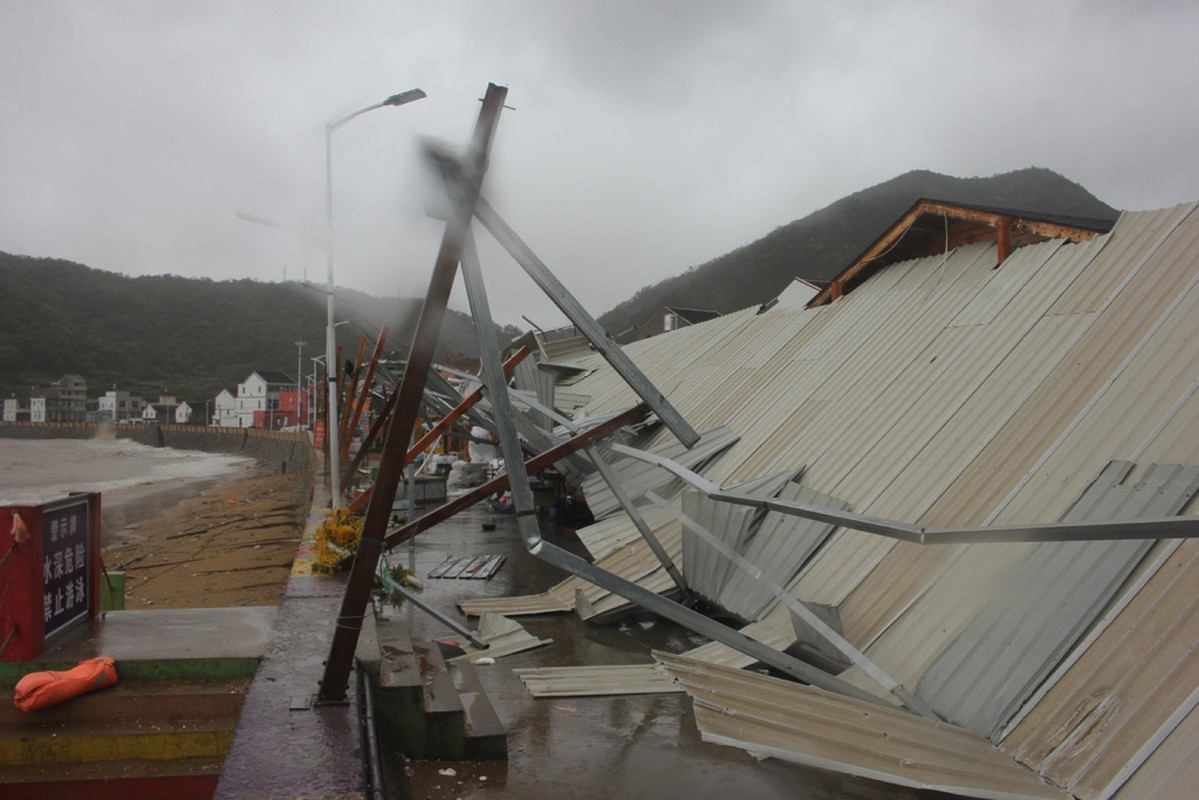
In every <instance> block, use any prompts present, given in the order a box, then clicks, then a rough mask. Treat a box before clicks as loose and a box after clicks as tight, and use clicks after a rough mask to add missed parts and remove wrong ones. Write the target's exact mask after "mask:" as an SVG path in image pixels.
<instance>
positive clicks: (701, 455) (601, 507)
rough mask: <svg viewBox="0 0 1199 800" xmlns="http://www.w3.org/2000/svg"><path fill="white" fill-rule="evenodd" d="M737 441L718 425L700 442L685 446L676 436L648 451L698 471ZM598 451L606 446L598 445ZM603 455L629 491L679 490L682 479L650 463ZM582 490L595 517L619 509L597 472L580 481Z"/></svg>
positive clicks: (665, 492)
mask: <svg viewBox="0 0 1199 800" xmlns="http://www.w3.org/2000/svg"><path fill="white" fill-rule="evenodd" d="M736 441H737V434H735V433H733V431H732V430H730V429H729V428H725V427H721V428H717V429H715V430H709V431H705V432H704V433H703V434H702V435H701V437H700V440H699V444H697V445H695V447H693V448H691V449H690V450H688V449H687V448H685V447H684V446H683V445H682V444H681V443H680V442H679V441H678V440H677V439H674V438H671V439H669V440H667V441H666V442H665V443H663V444H661V445H658V446H657V447H654V448H652V449H651V452H653V453H655V454H656V455H660V456H662V457H663V458H669V459H671V460H673V461H677V462H678V463H680V464H682V465H684V466H686V467H687V468H688V469H692V470H697V471H699V470H700V469H701V467H702V465H703V464H704V463H705V462H706V461H709V460H711V459H713V458H715V457H716V456H717V455H719V454H720V453H721V452H723V451H724V450H727V449H728V448H729V447H730V446H732V444H733V443H734V442H736ZM599 449H600V450H601V452H603V451H605V449H606V448H603V447H602V446H601V447H600V448H599ZM604 457H605V459H606V460H607V461H608V463H609V464H610V465H611V466H612V470H613V472H615V473H616V474H617V475H618V476H619V477H620V481H621V483H622V484H623V486H624V488H625V491H626V492H628V493H629V494H630V495H633V496H639V495H641V494H644V493H645V492H646V491H650V490H652V491H654V492H656V493H657V494H659V495H661V496H663V497H668V498H669V497H674V496H676V495H678V493H679V491H681V490H682V484H681V482H680V481H679V480H678V479H676V478H675V477H674V476H672V475H670V474H668V473H664V472H662V470H660V469H657V468H656V467H654V466H653V465H651V464H646V463H644V462H641V461H635V460H633V459H631V458H625V457H621V456H614V455H612V453H610V452H605V453H604ZM583 494H584V496H586V498H587V507H588V508H590V509H591V513H592V514H594V515H595V518H596V519H604V518H605V517H609V516H611V515H613V514H615V513H616V512H617V511H619V510H620V501H618V500H617V499H616V495H615V494H613V492H612V489H611V488H610V487H609V486H608V484H607V483H605V482H604V479H603V477H602V476H600V475H599V474H598V473H595V474H592V475H591V476H590V477H589V478H588V479H587V480H586V482H584V484H583Z"/></svg>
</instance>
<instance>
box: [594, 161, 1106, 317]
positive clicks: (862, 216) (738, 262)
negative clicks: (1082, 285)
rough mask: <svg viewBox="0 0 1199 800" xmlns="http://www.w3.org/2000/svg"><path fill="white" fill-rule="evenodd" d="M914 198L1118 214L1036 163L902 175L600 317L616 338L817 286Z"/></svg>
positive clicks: (694, 269)
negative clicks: (653, 322)
mask: <svg viewBox="0 0 1199 800" xmlns="http://www.w3.org/2000/svg"><path fill="white" fill-rule="evenodd" d="M921 198H925V199H930V200H949V201H954V202H958V203H966V204H970V205H981V206H991V207H995V208H1004V209H1017V210H1021V211H1039V212H1041V213H1052V214H1060V215H1066V216H1073V217H1086V218H1093V219H1107V220H1111V219H1115V218H1116V216H1117V215H1118V213H1119V212H1117V211H1116V209H1114V208H1112V207H1111V206H1109V205H1107V204H1106V203H1103V202H1102V201H1100V200H1098V199H1097V198H1096V197H1095V196H1094V195H1092V194H1091V193H1090V192H1088V191H1087V190H1086V189H1084V188H1083V187H1081V186H1079V185H1078V184H1076V183H1073V182H1071V181H1069V180H1067V179H1066V178H1063V177H1062V176H1061V175H1058V174H1057V173H1055V172H1053V171H1051V170H1048V169H1042V168H1038V167H1030V168H1028V169H1022V170H1018V171H1015V172H1008V173H1004V174H1002V175H995V176H992V177H990V178H953V177H950V176H948V175H940V174H938V173H935V172H928V171H926V170H918V171H914V172H908V173H906V174H904V175H900V176H899V177H897V178H893V179H891V180H889V181H887V182H885V183H880V184H879V185H877V186H873V187H871V188H869V189H864V190H862V191H860V192H855V193H854V194H851V195H849V196H848V197H844V198H842V199H840V200H838V201H837V202H835V203H833V204H831V205H829V206H826V207H824V208H822V209H820V210H819V211H815V212H813V213H811V214H809V215H808V216H806V217H804V218H803V219H798V220H795V221H794V222H790V223H787V224H786V225H781V226H779V227H777V228H775V229H774V230H773V231H771V232H770V233H769V234H767V235H766V236H763V237H762V238H761V239H758V240H757V241H755V242H752V243H750V244H746V245H744V246H742V247H739V248H737V249H736V250H733V251H732V252H730V253H726V254H725V255H722V256H719V257H717V258H714V259H712V260H711V261H708V262H706V263H704V264H700V265H697V266H694V267H692V268H691V269H689V270H687V271H686V272H684V273H682V274H681V275H677V276H675V277H673V278H668V279H666V280H664V281H661V282H659V283H656V284H654V285H652V286H646V287H643V288H642V289H641V290H640V291H638V292H637V293H636V294H635V295H633V297H632V298H630V299H629V300H626V301H625V302H623V303H621V304H620V305H618V306H616V307H615V308H613V309H612V310H611V311H608V312H607V313H606V314H604V315H603V316H601V317H600V322H601V323H602V324H603V326H604V328H605V329H606V330H607V331H609V332H610V333H613V334H616V335H619V334H621V333H622V332H625V331H628V330H629V329H630V328H632V327H634V326H636V325H640V324H643V323H644V322H645V321H646V320H648V319H649V318H650V317H651V316H652V315H653V314H654V313H655V312H657V311H658V310H659V309H661V308H662V307H663V306H676V307H679V308H699V309H711V310H714V311H719V312H721V313H727V312H729V311H736V310H738V309H742V308H747V307H749V306H752V305H758V304H760V303H764V302H766V301H768V300H771V299H773V298H774V297H777V296H778V294H779V292H781V291H782V290H783V289H784V288H786V287H787V285H788V284H789V283H790V282H791V280H792V279H794V278H804V279H806V280H808V281H811V282H813V283H817V284H821V285H823V284H825V283H827V282H828V281H829V280H831V279H832V278H833V277H834V276H835V275H836V274H837V273H838V272H840V271H841V270H842V269H843V268H844V267H846V266H847V265H848V264H849V263H850V261H852V260H853V259H854V258H855V257H857V256H858V254H860V253H861V252H862V251H863V250H865V249H866V247H868V246H869V245H870V243H871V242H873V241H874V240H875V239H876V238H878V236H879V235H880V234H882V233H883V231H884V230H886V228H887V227H888V226H889V225H890V224H891V223H893V222H895V221H896V220H897V219H898V218H899V217H900V215H901V214H903V213H904V212H905V211H907V210H908V208H910V207H911V206H912V204H913V203H915V202H916V201H917V200H919V199H921Z"/></svg>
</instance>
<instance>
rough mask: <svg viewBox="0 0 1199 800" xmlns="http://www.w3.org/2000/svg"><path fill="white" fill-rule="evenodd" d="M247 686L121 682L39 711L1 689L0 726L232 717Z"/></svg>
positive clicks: (240, 683) (237, 682)
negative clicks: (22, 707)
mask: <svg viewBox="0 0 1199 800" xmlns="http://www.w3.org/2000/svg"><path fill="white" fill-rule="evenodd" d="M248 686H249V680H248V679H236V680H222V681H199V680H176V681H120V682H118V683H116V684H115V685H113V686H109V687H108V688H106V689H101V690H99V691H95V692H91V693H89V694H85V695H81V696H79V697H75V698H72V699H70V700H67V701H66V702H63V703H59V704H58V705H55V706H51V707H50V708H44V709H41V710H39V711H21V710H20V709H18V708H17V707H16V706H14V705H13V702H12V695H13V693H12V690H11V689H0V728H9V727H12V726H16V725H27V724H31V723H56V722H66V721H70V720H80V721H82V720H102V719H109V720H111V719H160V720H169V719H180V718H186V717H227V716H234V717H236V716H237V715H238V714H239V713H240V712H241V707H242V703H243V702H244V700H245V694H246V689H247V687H248Z"/></svg>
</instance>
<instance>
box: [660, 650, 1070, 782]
mask: <svg viewBox="0 0 1199 800" xmlns="http://www.w3.org/2000/svg"><path fill="white" fill-rule="evenodd" d="M654 655H655V657H656V658H658V659H659V660H660V661H661V662H662V663H663V664H664V665H665V666H666V668H667V670H669V672H670V674H671V675H673V676H674V677H675V679H676V680H678V681H679V682H680V683H681V684H682V685H683V688H684V690H685V691H686V692H687V694H688V695H689V696H690V697H691V699H692V702H693V706H694V709H695V721H696V724H698V725H699V729H700V732H701V733H702V735H703V738H704V741H709V742H716V743H719V744H726V745H732V746H736V747H742V748H744V749H746V750H749V751H751V752H755V753H762V754H765V755H770V756H773V757H775V758H782V759H786V760H788V761H794V762H795V763H798V764H805V765H807V766H812V767H818V768H820V769H834V770H837V771H840V772H846V773H849V774H851V775H858V776H860V777H863V778H870V779H872V780H883V781H887V782H889V783H894V784H898V785H900V786H909V787H912V788H917V789H928V790H935V791H941V792H952V793H954V794H958V795H965V796H967V797H992V798H1016V797H1030V798H1034V797H1035V798H1055V799H1056V800H1062V799H1063V798H1068V797H1069V794H1067V793H1066V792H1064V791H1062V790H1061V789H1058V788H1056V787H1053V786H1051V785H1049V784H1048V783H1046V782H1045V781H1043V780H1042V779H1041V778H1039V777H1038V776H1037V775H1036V773H1034V772H1032V771H1031V770H1028V769H1026V768H1024V767H1021V766H1020V765H1019V764H1017V763H1016V762H1015V761H1014V760H1012V759H1011V758H1010V757H1009V756H1007V755H1005V754H1003V753H1001V752H999V751H998V750H996V749H995V748H994V747H992V746H991V744H990V743H989V742H988V741H987V740H986V739H983V738H982V737H980V736H975V735H974V734H972V733H970V732H969V731H965V730H962V729H961V728H957V727H955V726H953V725H947V724H944V723H937V722H930V721H929V720H926V719H922V718H920V717H917V716H914V715H912V714H908V713H905V712H902V711H898V710H890V709H886V708H882V707H880V706H876V705H872V704H868V703H864V702H862V701H860V700H854V699H851V698H846V697H839V696H837V695H832V694H829V693H827V692H823V691H821V690H819V689H814V688H811V687H808V686H799V685H797V684H794V683H790V682H788V681H783V680H779V679H777V678H771V677H767V676H764V675H758V674H756V673H751V672H744V671H742V670H736V669H729V668H728V667H720V666H715V665H711V664H705V663H703V662H699V661H694V660H690V659H684V658H680V657H678V656H669V655H666V654H663V653H655V654H654Z"/></svg>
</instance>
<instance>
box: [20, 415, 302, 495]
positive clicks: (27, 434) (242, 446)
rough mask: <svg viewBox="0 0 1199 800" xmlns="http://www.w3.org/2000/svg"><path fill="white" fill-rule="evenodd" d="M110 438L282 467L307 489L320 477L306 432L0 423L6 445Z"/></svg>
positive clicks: (89, 424)
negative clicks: (23, 441) (246, 458)
mask: <svg viewBox="0 0 1199 800" xmlns="http://www.w3.org/2000/svg"><path fill="white" fill-rule="evenodd" d="M107 436H112V437H115V438H117V439H129V440H131V441H134V442H137V443H138V444H144V445H147V446H149V447H172V448H175V449H177V450H199V451H202V452H205V453H226V454H230V455H243V456H250V457H252V458H256V459H258V460H260V461H262V462H263V463H266V464H275V465H278V466H279V468H280V469H281V470H286V472H287V474H288V475H293V476H294V477H295V479H296V480H298V481H301V482H303V484H304V485H305V486H311V485H312V480H313V477H314V476H315V474H316V451H315V450H313V448H312V444H311V443H310V442H309V439H308V434H307V433H306V432H290V431H287V432H285V431H262V430H257V429H254V428H205V427H201V426H198V425H111V424H101V425H96V424H92V423H82V422H75V423H73V422H47V423H31V422H0V438H5V439H95V438H97V437H107Z"/></svg>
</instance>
